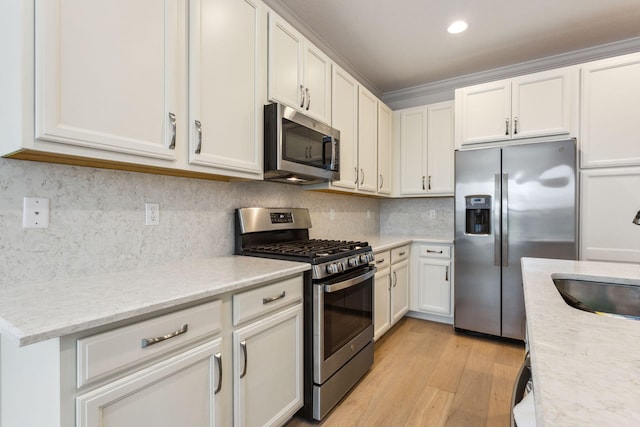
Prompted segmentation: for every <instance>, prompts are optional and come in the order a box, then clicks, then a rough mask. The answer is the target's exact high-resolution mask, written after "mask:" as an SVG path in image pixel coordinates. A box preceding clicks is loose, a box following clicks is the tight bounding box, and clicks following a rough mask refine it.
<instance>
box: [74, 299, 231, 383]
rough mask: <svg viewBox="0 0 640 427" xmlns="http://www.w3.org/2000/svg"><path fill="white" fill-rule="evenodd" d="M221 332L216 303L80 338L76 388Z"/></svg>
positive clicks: (77, 345)
mask: <svg viewBox="0 0 640 427" xmlns="http://www.w3.org/2000/svg"><path fill="white" fill-rule="evenodd" d="M221 329H222V318H221V302H220V301H219V300H218V301H213V302H210V303H206V304H202V305H199V306H197V307H192V308H187V309H184V310H180V311H177V312H175V313H170V314H167V315H164V316H160V317H156V318H153V319H149V320H145V321H142V322H139V323H136V324H133V325H130V326H124V327H122V328H118V329H114V330H112V331H107V332H103V333H100V334H97V335H92V336H90V337H87V338H81V339H79V340H78V341H77V344H76V351H77V369H78V372H77V385H78V387H81V386H83V385H85V384H87V383H89V382H93V381H95V380H98V379H100V378H103V377H105V376H107V375H110V374H112V373H114V372H117V371H118V370H120V369H124V368H126V367H129V366H132V365H134V364H137V363H140V362H142V361H144V360H145V359H149V358H151V357H153V356H157V355H159V354H162V353H166V352H169V351H170V350H172V349H174V348H176V347H179V346H182V345H184V344H185V343H188V342H191V341H195V340H196V339H199V338H202V337H204V336H207V335H214V334H215V333H218V332H220V331H221Z"/></svg>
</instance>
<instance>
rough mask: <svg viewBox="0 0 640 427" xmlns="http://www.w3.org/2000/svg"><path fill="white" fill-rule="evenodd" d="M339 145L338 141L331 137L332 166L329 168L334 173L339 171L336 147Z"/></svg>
mask: <svg viewBox="0 0 640 427" xmlns="http://www.w3.org/2000/svg"><path fill="white" fill-rule="evenodd" d="M337 144H338V143H337V142H336V139H335V138H334V137H331V164H330V165H329V168H330V169H331V170H332V171H334V170H336V169H337V165H336V145H337Z"/></svg>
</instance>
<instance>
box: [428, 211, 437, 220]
mask: <svg viewBox="0 0 640 427" xmlns="http://www.w3.org/2000/svg"><path fill="white" fill-rule="evenodd" d="M429 218H431V219H436V211H435V210H434V209H431V210H430V211H429Z"/></svg>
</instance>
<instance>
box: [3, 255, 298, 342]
mask: <svg viewBox="0 0 640 427" xmlns="http://www.w3.org/2000/svg"><path fill="white" fill-rule="evenodd" d="M309 268H310V265H309V264H307V263H298V262H289V261H279V260H272V259H263V258H255V257H247V256H228V257H219V258H210V259H194V260H187V261H183V262H174V263H168V264H166V265H162V266H157V267H148V268H144V269H140V270H136V271H126V272H119V273H111V274H105V275H97V276H87V277H83V278H76V279H66V280H54V281H48V282H39V283H29V284H16V285H14V286H4V287H2V288H0V334H2V335H4V336H6V337H8V338H10V339H11V340H13V341H14V342H15V343H16V344H17V345H19V346H24V345H28V344H33V343H36V342H39V341H44V340H47V339H50V338H57V337H60V336H63V335H68V334H72V333H74V332H79V331H82V330H86V329H90V328H93V327H97V326H102V325H106V324H108V323H112V322H116V321H119V320H124V319H128V318H131V317H134V316H138V315H142V314H148V313H152V312H155V311H158V310H162V309H165V308H170V307H173V306H177V305H180V304H184V303H189V302H194V301H197V300H200V299H204V298H209V297H214V296H216V295H221V294H224V293H227V292H230V291H235V290H239V289H242V288H245V287H250V286H252V285H256V284H260V283H263V282H268V281H272V280H277V279H281V278H285V277H288V276H291V275H294V274H299V273H302V272H304V271H306V270H309Z"/></svg>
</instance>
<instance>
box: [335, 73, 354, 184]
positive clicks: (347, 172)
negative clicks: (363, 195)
mask: <svg viewBox="0 0 640 427" xmlns="http://www.w3.org/2000/svg"><path fill="white" fill-rule="evenodd" d="M332 87H333V95H332V97H331V102H332V104H333V105H332V108H331V114H332V120H331V126H332V127H334V128H336V129H338V130H339V131H340V157H339V159H340V180H339V181H334V182H333V183H332V185H334V186H336V187H344V188H349V189H355V188H356V185H357V181H358V82H356V80H355V79H353V77H351V76H350V75H349V74H347V73H346V72H345V71H344V70H342V69H340V68H338V67H337V66H335V65H334V66H333V85H332Z"/></svg>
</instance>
